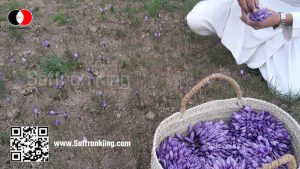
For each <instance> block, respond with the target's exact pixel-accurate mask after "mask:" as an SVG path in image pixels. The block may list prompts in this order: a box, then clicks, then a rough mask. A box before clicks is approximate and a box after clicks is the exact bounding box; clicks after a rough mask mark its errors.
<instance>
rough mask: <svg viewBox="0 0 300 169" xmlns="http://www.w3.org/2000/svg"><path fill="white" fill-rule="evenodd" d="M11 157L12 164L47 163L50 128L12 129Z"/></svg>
mask: <svg viewBox="0 0 300 169" xmlns="http://www.w3.org/2000/svg"><path fill="white" fill-rule="evenodd" d="M10 155H11V156H10V160H11V161H12V162H31V161H36V162H47V161H48V160H49V137H48V127H11V133H10Z"/></svg>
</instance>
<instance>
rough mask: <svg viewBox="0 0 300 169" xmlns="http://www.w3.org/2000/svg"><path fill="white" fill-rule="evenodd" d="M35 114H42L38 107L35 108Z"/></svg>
mask: <svg viewBox="0 0 300 169" xmlns="http://www.w3.org/2000/svg"><path fill="white" fill-rule="evenodd" d="M33 113H34V114H35V115H36V116H38V115H39V114H40V109H39V108H38V107H36V108H34V109H33Z"/></svg>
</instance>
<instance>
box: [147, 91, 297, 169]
mask: <svg viewBox="0 0 300 169" xmlns="http://www.w3.org/2000/svg"><path fill="white" fill-rule="evenodd" d="M234 100H236V102H237V103H238V102H240V103H242V105H247V102H250V101H253V102H260V103H262V104H265V105H266V106H268V105H269V106H272V107H273V108H276V109H278V111H281V112H282V113H283V115H284V116H286V117H287V118H288V119H289V120H291V121H292V122H293V124H294V125H295V127H296V130H298V131H300V125H299V123H298V122H297V121H296V120H295V119H294V118H293V117H292V116H291V115H290V114H289V113H287V112H286V111H285V110H283V109H282V108H280V107H278V106H277V105H275V104H273V103H270V102H267V101H265V100H261V99H256V98H250V97H242V100H238V99H237V98H229V99H220V100H212V101H208V102H205V103H202V104H199V105H197V106H194V107H192V108H189V109H187V110H186V111H185V112H184V113H189V112H192V111H193V110H195V109H196V108H199V107H201V106H203V107H204V106H207V105H211V104H214V103H217V102H219V103H220V102H233V101H234ZM237 108H239V106H238V104H237ZM267 108H268V107H266V109H267ZM271 113H272V112H271ZM179 115H183V113H181V112H179V111H178V112H175V113H174V114H172V115H170V116H168V117H166V118H165V119H164V120H162V121H161V122H160V124H159V125H158V127H157V128H156V130H155V133H154V137H153V144H152V152H151V156H152V158H151V161H152V160H154V161H153V162H155V163H158V164H159V161H158V158H157V156H156V148H157V146H158V145H159V143H158V144H157V143H156V141H157V140H158V138H157V137H158V136H157V133H158V131H159V129H160V128H161V127H162V126H163V125H164V124H167V123H168V122H169V121H170V119H172V118H174V117H176V116H179ZM151 165H152V162H151ZM151 167H152V166H151ZM161 168H162V167H161ZM299 169H300V167H299Z"/></svg>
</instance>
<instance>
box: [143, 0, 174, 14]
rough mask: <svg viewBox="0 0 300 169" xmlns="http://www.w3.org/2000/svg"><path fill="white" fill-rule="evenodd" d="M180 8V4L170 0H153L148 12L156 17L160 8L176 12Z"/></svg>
mask: <svg viewBox="0 0 300 169" xmlns="http://www.w3.org/2000/svg"><path fill="white" fill-rule="evenodd" d="M178 8H179V6H178V5H176V4H174V3H171V2H170V1H168V0H151V1H150V3H149V6H148V12H149V15H150V16H152V17H156V16H158V14H159V11H160V10H165V11H169V12H174V11H176V10H177V9H178Z"/></svg>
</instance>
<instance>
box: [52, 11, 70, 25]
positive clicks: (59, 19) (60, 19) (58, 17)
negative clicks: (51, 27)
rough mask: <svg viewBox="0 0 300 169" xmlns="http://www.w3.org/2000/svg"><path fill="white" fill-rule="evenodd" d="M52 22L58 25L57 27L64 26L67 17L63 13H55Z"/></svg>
mask: <svg viewBox="0 0 300 169" xmlns="http://www.w3.org/2000/svg"><path fill="white" fill-rule="evenodd" d="M51 19H52V22H54V23H58V24H59V25H66V24H67V23H68V16H67V14H66V13H65V12H62V11H60V12H57V13H55V14H54V15H53V16H52V17H51Z"/></svg>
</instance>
